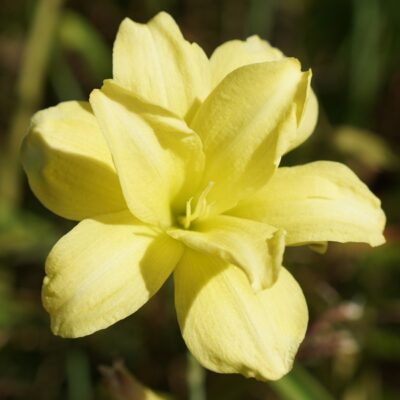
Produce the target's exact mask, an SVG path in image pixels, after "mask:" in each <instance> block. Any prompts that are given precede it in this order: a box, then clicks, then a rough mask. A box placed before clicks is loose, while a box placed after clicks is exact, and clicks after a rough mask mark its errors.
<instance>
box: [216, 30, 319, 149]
mask: <svg viewBox="0 0 400 400" xmlns="http://www.w3.org/2000/svg"><path fill="white" fill-rule="evenodd" d="M283 58H285V56H284V54H283V53H282V52H281V51H280V50H279V49H277V48H276V47H272V46H271V45H270V44H269V43H268V42H267V41H266V40H262V39H260V38H259V37H258V36H257V35H254V36H251V37H249V38H247V40H245V41H242V40H231V41H229V42H226V43H224V44H222V45H221V46H219V47H217V48H216V49H215V51H214V53H213V54H212V56H211V58H210V67H211V80H212V87H213V88H214V87H215V86H217V85H218V84H219V83H220V82H221V81H222V80H223V79H224V78H225V76H226V75H228V74H229V73H231V72H232V71H234V70H235V69H238V68H240V67H242V66H244V65H249V64H255V63H261V62H266V61H278V60H281V59H283ZM309 78H310V80H311V74H310V76H309ZM317 117H318V102H317V98H316V96H315V94H314V92H313V90H312V89H311V87H310V85H308V87H307V93H306V100H305V104H304V110H303V113H302V116H301V117H300V122H299V126H298V129H297V135H296V136H295V137H294V138H293V141H292V143H291V144H290V145H289V146H288V148H287V150H286V152H288V151H290V150H292V149H294V148H295V147H297V146H299V145H300V144H301V143H303V142H304V141H305V140H306V139H307V138H308V137H309V136H310V135H311V133H312V132H313V130H314V128H315V125H316V122H317Z"/></svg>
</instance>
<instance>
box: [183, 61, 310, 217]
mask: <svg viewBox="0 0 400 400" xmlns="http://www.w3.org/2000/svg"><path fill="white" fill-rule="evenodd" d="M308 80H309V73H308V72H305V73H303V72H301V69H300V64H299V62H298V61H297V60H295V59H291V58H285V59H282V60H280V61H275V62H267V63H260V64H253V65H248V66H245V67H241V68H239V69H236V70H235V71H233V72H232V73H231V74H229V75H228V76H227V77H226V78H225V79H224V80H223V81H222V82H221V83H220V84H219V85H218V86H217V87H216V88H215V90H214V91H213V92H212V93H211V94H210V96H209V97H208V98H207V99H206V101H205V102H204V103H203V104H202V106H201V107H200V109H199V111H198V112H197V114H196V116H195V118H194V120H193V122H192V124H191V127H192V128H193V129H194V130H195V131H196V132H197V133H198V134H199V136H200V137H201V139H202V142H203V146H204V152H205V154H206V160H207V161H206V170H205V175H204V182H203V184H204V186H206V185H207V184H208V182H210V181H212V182H215V186H214V187H213V189H212V190H211V191H210V193H209V196H208V199H209V201H210V203H214V202H215V207H214V208H215V212H216V213H219V212H221V211H224V210H227V209H229V208H231V207H233V206H234V205H235V204H236V203H237V201H238V200H239V199H240V198H241V197H242V196H245V195H246V194H248V193H249V192H251V191H254V190H256V189H258V188H259V187H261V186H263V185H264V184H265V183H266V182H267V181H268V179H269V177H270V176H271V174H272V173H273V172H274V170H275V168H276V166H277V164H278V163H279V161H280V157H281V156H282V154H283V153H284V152H285V151H286V150H287V148H288V147H289V146H290V144H291V143H292V141H293V140H294V138H295V136H296V131H297V124H298V121H299V119H300V118H301V115H302V111H303V106H304V101H305V96H306V92H307V88H308Z"/></svg>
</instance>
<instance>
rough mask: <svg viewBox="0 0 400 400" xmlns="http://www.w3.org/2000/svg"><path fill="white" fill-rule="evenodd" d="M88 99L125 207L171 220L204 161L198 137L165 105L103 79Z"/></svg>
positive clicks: (158, 220)
mask: <svg viewBox="0 0 400 400" xmlns="http://www.w3.org/2000/svg"><path fill="white" fill-rule="evenodd" d="M90 102H91V104H92V107H93V109H94V112H95V114H96V117H97V119H98V121H99V124H100V127H101V129H102V131H103V133H104V135H105V137H106V140H107V142H108V144H109V147H110V149H111V153H112V155H113V158H114V162H115V166H116V168H117V171H118V175H119V178H120V181H121V185H122V190H123V192H124V195H125V198H126V201H127V203H128V206H129V209H130V210H131V211H132V213H133V214H134V215H135V216H136V217H137V218H139V219H141V220H142V221H145V222H148V223H151V224H155V225H162V226H169V225H170V224H171V223H172V214H171V211H174V212H176V210H183V209H184V207H185V203H186V201H187V200H188V199H189V197H190V196H191V195H192V194H193V193H194V191H195V190H196V188H197V185H198V183H199V179H200V174H201V172H202V170H203V166H204V155H203V152H202V145H201V141H200V139H199V137H198V136H197V135H196V134H195V133H194V132H193V131H192V130H190V129H189V128H188V127H187V125H186V123H185V122H184V121H182V120H181V119H179V118H177V117H175V116H174V115H173V114H172V113H170V112H169V111H166V110H165V109H163V108H161V107H158V106H154V105H151V104H149V103H146V102H144V101H142V100H140V99H139V98H137V97H135V96H133V95H132V93H131V92H129V91H126V90H125V89H123V88H121V87H119V86H118V85H116V84H115V83H113V82H112V81H106V82H105V84H104V86H103V88H102V90H101V91H100V90H95V91H93V92H92V94H91V96H90Z"/></svg>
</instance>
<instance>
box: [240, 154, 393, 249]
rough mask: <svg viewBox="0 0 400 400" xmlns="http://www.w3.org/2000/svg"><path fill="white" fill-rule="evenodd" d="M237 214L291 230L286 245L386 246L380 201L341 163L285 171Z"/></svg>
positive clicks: (281, 171)
mask: <svg viewBox="0 0 400 400" xmlns="http://www.w3.org/2000/svg"><path fill="white" fill-rule="evenodd" d="M232 214H233V215H236V216H240V217H243V218H251V219H255V220H257V221H262V222H265V223H268V224H271V225H273V226H276V227H279V228H281V229H284V230H286V232H287V236H286V243H287V244H293V245H298V244H305V243H310V242H311V243H313V242H320V241H336V242H366V243H369V244H370V245H372V246H377V245H380V244H382V243H383V242H384V241H385V239H384V237H383V234H382V231H383V228H384V225H385V215H384V213H383V211H382V209H381V206H380V201H379V199H378V198H376V197H375V196H374V195H373V194H372V193H371V192H370V190H369V189H368V187H367V186H366V185H365V184H364V183H362V182H361V181H360V180H359V179H358V178H357V176H356V175H355V174H354V173H353V172H352V171H351V170H350V169H349V168H347V167H346V166H345V165H343V164H340V163H336V162H330V161H318V162H314V163H310V164H305V165H302V166H297V167H289V168H280V169H278V170H277V172H276V174H275V175H274V176H273V178H272V179H271V180H270V182H269V183H268V185H267V187H266V188H265V190H263V191H262V192H260V193H258V194H257V195H255V196H253V197H252V198H249V199H247V200H244V201H243V202H241V203H240V204H239V205H238V207H237V208H236V209H234V210H233V211H232Z"/></svg>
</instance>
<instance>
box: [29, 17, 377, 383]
mask: <svg viewBox="0 0 400 400" xmlns="http://www.w3.org/2000/svg"><path fill="white" fill-rule="evenodd" d="M310 79H311V72H310V71H306V72H302V71H301V66H300V63H299V61H297V60H296V59H293V58H287V57H285V56H283V54H282V53H281V52H280V51H279V50H277V49H275V48H273V47H271V46H270V45H269V44H268V43H267V42H265V41H263V40H261V39H260V38H258V37H257V36H252V37H250V38H249V39H247V40H246V41H239V40H234V41H230V42H227V43H225V44H223V45H221V46H220V47H218V48H217V49H216V50H215V52H214V53H213V54H212V56H211V58H210V59H208V58H207V56H206V55H205V53H204V52H203V51H202V49H201V48H200V47H199V46H198V45H196V44H194V43H193V44H191V43H189V42H187V41H186V40H185V39H184V38H183V37H182V34H181V32H180V30H179V28H178V27H177V25H176V23H175V22H174V20H173V19H172V18H171V17H170V16H169V15H168V14H166V13H160V14H158V15H157V16H156V17H155V18H153V19H152V20H151V21H150V22H149V23H148V24H138V23H135V22H133V21H131V20H129V19H126V20H124V21H123V22H122V24H121V27H120V29H119V32H118V35H117V38H116V41H115V45H114V52H113V79H112V80H107V81H105V82H104V86H103V87H102V88H101V89H100V90H94V91H93V92H92V94H91V96H90V103H86V102H77V101H71V102H65V103H61V104H59V105H58V106H56V107H52V108H49V109H46V110H43V111H40V112H38V113H37V114H36V115H35V116H34V117H33V120H32V125H31V128H30V131H29V133H28V135H27V137H26V139H25V142H24V146H23V164H24V168H25V171H26V173H27V175H28V179H29V183H30V186H31V188H32V190H33V192H34V193H35V194H36V196H37V197H38V198H39V199H40V201H41V202H42V203H43V204H44V205H45V206H46V207H48V208H49V209H50V210H51V211H53V212H55V213H56V214H59V215H61V216H63V217H65V218H68V219H72V220H76V221H80V222H79V224H78V225H77V226H76V227H75V228H74V229H72V231H71V232H69V233H68V234H67V235H65V236H64V237H63V238H61V240H60V241H59V242H58V243H57V244H56V245H55V246H54V248H53V249H52V251H51V253H50V255H49V257H48V259H47V262H46V274H47V276H46V277H45V279H44V285H43V303H44V306H45V308H46V309H47V311H48V312H49V313H50V316H51V325H52V330H53V332H54V333H55V334H57V335H60V336H64V337H79V336H84V335H88V334H91V333H93V332H95V331H97V330H99V329H104V328H106V327H108V326H110V325H111V324H113V323H115V322H117V321H119V320H121V319H122V318H125V317H127V316H129V315H130V314H132V313H134V312H135V311H136V310H137V309H138V308H140V307H141V306H142V305H143V304H144V303H146V302H147V301H148V300H149V298H150V297H151V296H152V295H153V294H154V293H156V292H157V290H158V289H159V288H160V287H161V286H162V284H163V283H164V282H165V281H166V279H167V278H168V277H169V276H170V275H171V274H172V273H173V276H174V282H175V303H176V310H177V315H178V321H179V325H180V328H181V331H182V335H183V338H184V340H185V342H186V344H187V346H188V347H189V349H190V351H191V352H192V353H193V355H194V356H195V357H196V358H197V359H198V360H199V361H200V363H201V364H203V365H204V366H205V367H207V368H209V369H211V370H213V371H217V372H238V373H241V374H243V375H245V376H251V377H256V378H259V379H278V378H280V377H281V376H282V375H284V374H285V373H287V372H288V371H289V370H290V368H291V365H292V362H293V358H294V355H295V353H296V351H297V349H298V346H299V344H300V343H301V341H302V339H303V337H304V334H305V331H306V326H307V320H308V313H307V306H306V302H305V299H304V296H303V294H302V291H301V289H300V287H299V286H298V284H297V283H296V281H295V280H294V278H293V277H292V275H291V274H290V273H289V272H288V271H287V270H286V269H285V268H284V267H283V266H282V257H283V252H284V248H285V245H286V246H297V245H305V244H307V245H313V244H317V245H318V244H321V243H325V242H327V241H337V242H349V241H356V242H366V243H369V244H370V245H372V246H376V245H379V244H381V243H383V242H384V238H383V236H382V230H383V226H384V223H385V217H384V214H383V212H382V210H381V208H380V202H379V200H378V199H377V198H376V197H375V196H374V195H373V194H372V193H371V192H370V191H369V190H368V188H367V187H366V186H365V185H364V184H363V183H362V182H361V181H360V180H359V179H358V178H357V177H356V175H355V174H354V173H353V172H351V171H350V170H349V169H348V168H347V167H346V166H344V165H341V164H338V163H335V162H329V161H320V162H314V163H311V164H306V165H302V166H298V167H290V168H278V165H279V162H280V160H281V157H282V156H283V155H284V154H285V153H286V152H288V151H289V150H291V149H293V148H295V147H296V146H298V145H299V144H301V143H302V142H303V141H304V140H305V139H306V138H307V137H308V136H309V135H310V134H311V132H312V130H313V129H314V125H315V121H316V119H317V101H316V98H315V95H314V94H313V91H312V90H311V88H310Z"/></svg>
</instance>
